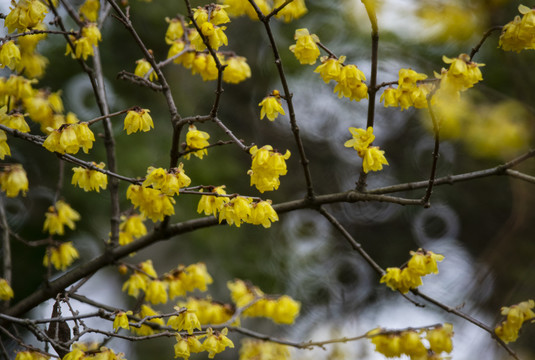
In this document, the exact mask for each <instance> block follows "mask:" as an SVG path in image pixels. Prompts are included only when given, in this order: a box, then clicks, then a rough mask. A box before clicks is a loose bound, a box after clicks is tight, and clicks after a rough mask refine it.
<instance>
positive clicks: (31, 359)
mask: <svg viewBox="0 0 535 360" xmlns="http://www.w3.org/2000/svg"><path fill="white" fill-rule="evenodd" d="M48 359H50V357H49V356H48V355H44V354H41V353H40V352H37V351H19V352H18V353H17V356H16V357H15V360H48ZM65 359H66V358H65ZM66 360H68V359H66Z"/></svg>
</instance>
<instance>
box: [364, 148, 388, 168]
mask: <svg viewBox="0 0 535 360" xmlns="http://www.w3.org/2000/svg"><path fill="white" fill-rule="evenodd" d="M384 154H385V152H384V150H380V149H379V147H378V146H370V147H368V148H367V149H365V150H364V155H363V156H362V169H363V170H364V172H365V173H366V174H367V173H368V172H370V171H381V170H383V165H388V161H387V160H386V158H385V155H384Z"/></svg>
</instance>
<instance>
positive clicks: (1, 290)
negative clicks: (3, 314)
mask: <svg viewBox="0 0 535 360" xmlns="http://www.w3.org/2000/svg"><path fill="white" fill-rule="evenodd" d="M13 296H15V294H14V293H13V289H12V288H11V286H10V285H9V283H8V282H7V280H6V279H4V278H0V301H6V300H9V299H11V298H13Z"/></svg>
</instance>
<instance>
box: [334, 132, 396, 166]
mask: <svg viewBox="0 0 535 360" xmlns="http://www.w3.org/2000/svg"><path fill="white" fill-rule="evenodd" d="M349 131H350V132H351V135H352V136H353V138H352V139H350V140H348V141H346V142H345V143H344V146H345V147H352V148H353V149H355V150H356V151H357V154H358V155H359V156H360V157H361V158H362V170H363V171H364V172H365V173H368V172H370V171H380V170H382V169H383V165H388V161H387V160H386V158H385V156H384V153H385V152H384V151H383V150H380V149H379V147H377V146H370V145H371V143H372V142H373V140H375V135H373V128H372V127H371V126H370V127H368V129H366V130H364V129H358V128H349Z"/></svg>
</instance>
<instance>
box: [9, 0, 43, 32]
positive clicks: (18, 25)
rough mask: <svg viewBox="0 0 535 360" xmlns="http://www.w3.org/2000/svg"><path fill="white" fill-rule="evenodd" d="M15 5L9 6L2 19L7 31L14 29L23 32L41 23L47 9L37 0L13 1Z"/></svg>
mask: <svg viewBox="0 0 535 360" xmlns="http://www.w3.org/2000/svg"><path fill="white" fill-rule="evenodd" d="M13 5H15V7H13V8H10V10H11V11H10V12H9V14H7V16H6V18H5V20H4V26H5V27H7V31H8V32H9V33H12V32H13V31H15V30H19V32H24V31H25V30H26V29H28V28H34V27H36V26H37V25H38V24H40V23H42V22H43V20H44V19H45V16H46V13H47V12H48V9H47V7H46V5H45V4H44V3H42V2H41V1H39V0H20V1H18V2H16V3H15V2H13Z"/></svg>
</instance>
